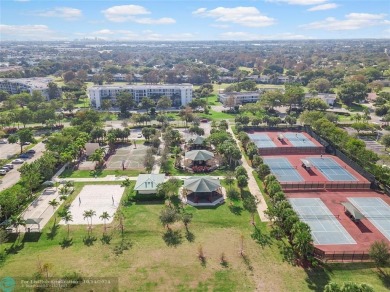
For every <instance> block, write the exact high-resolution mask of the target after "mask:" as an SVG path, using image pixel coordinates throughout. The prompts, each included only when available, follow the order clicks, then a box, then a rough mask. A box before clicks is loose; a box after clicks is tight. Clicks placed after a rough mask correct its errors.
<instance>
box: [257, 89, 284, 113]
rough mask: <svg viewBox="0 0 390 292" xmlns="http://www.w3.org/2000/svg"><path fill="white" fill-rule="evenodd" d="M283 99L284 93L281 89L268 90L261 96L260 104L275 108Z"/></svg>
mask: <svg viewBox="0 0 390 292" xmlns="http://www.w3.org/2000/svg"><path fill="white" fill-rule="evenodd" d="M282 101H283V93H282V91H281V90H270V91H266V92H265V93H264V94H262V95H261V96H260V102H259V103H260V104H261V105H262V106H264V107H265V108H267V109H273V108H274V107H276V106H279V105H280V104H281V103H282Z"/></svg>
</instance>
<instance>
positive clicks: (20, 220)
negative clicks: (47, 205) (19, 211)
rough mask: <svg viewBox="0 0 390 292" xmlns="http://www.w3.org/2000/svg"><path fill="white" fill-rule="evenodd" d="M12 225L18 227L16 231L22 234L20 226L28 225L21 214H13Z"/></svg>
mask: <svg viewBox="0 0 390 292" xmlns="http://www.w3.org/2000/svg"><path fill="white" fill-rule="evenodd" d="M10 219H11V225H12V226H13V227H14V228H15V229H16V233H17V234H18V237H19V234H20V230H19V227H20V226H24V227H26V220H24V219H23V218H22V217H21V216H11V218H10Z"/></svg>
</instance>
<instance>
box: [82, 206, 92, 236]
mask: <svg viewBox="0 0 390 292" xmlns="http://www.w3.org/2000/svg"><path fill="white" fill-rule="evenodd" d="M90 211H91V210H85V211H84V213H83V217H84V220H85V219H87V224H88V233H89V231H90V230H91V224H90V223H89V219H91V221H92V214H91V212H90Z"/></svg>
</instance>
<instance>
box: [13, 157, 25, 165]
mask: <svg viewBox="0 0 390 292" xmlns="http://www.w3.org/2000/svg"><path fill="white" fill-rule="evenodd" d="M12 163H13V164H22V163H24V160H23V159H19V158H18V159H14V160H12Z"/></svg>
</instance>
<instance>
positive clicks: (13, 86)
mask: <svg viewBox="0 0 390 292" xmlns="http://www.w3.org/2000/svg"><path fill="white" fill-rule="evenodd" d="M52 81H53V79H51V78H42V77H34V78H0V90H4V91H7V92H8V93H9V94H19V93H22V92H27V93H29V94H32V93H33V91H39V92H40V93H42V96H44V97H45V98H46V99H49V90H48V84H49V83H50V82H52Z"/></svg>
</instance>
